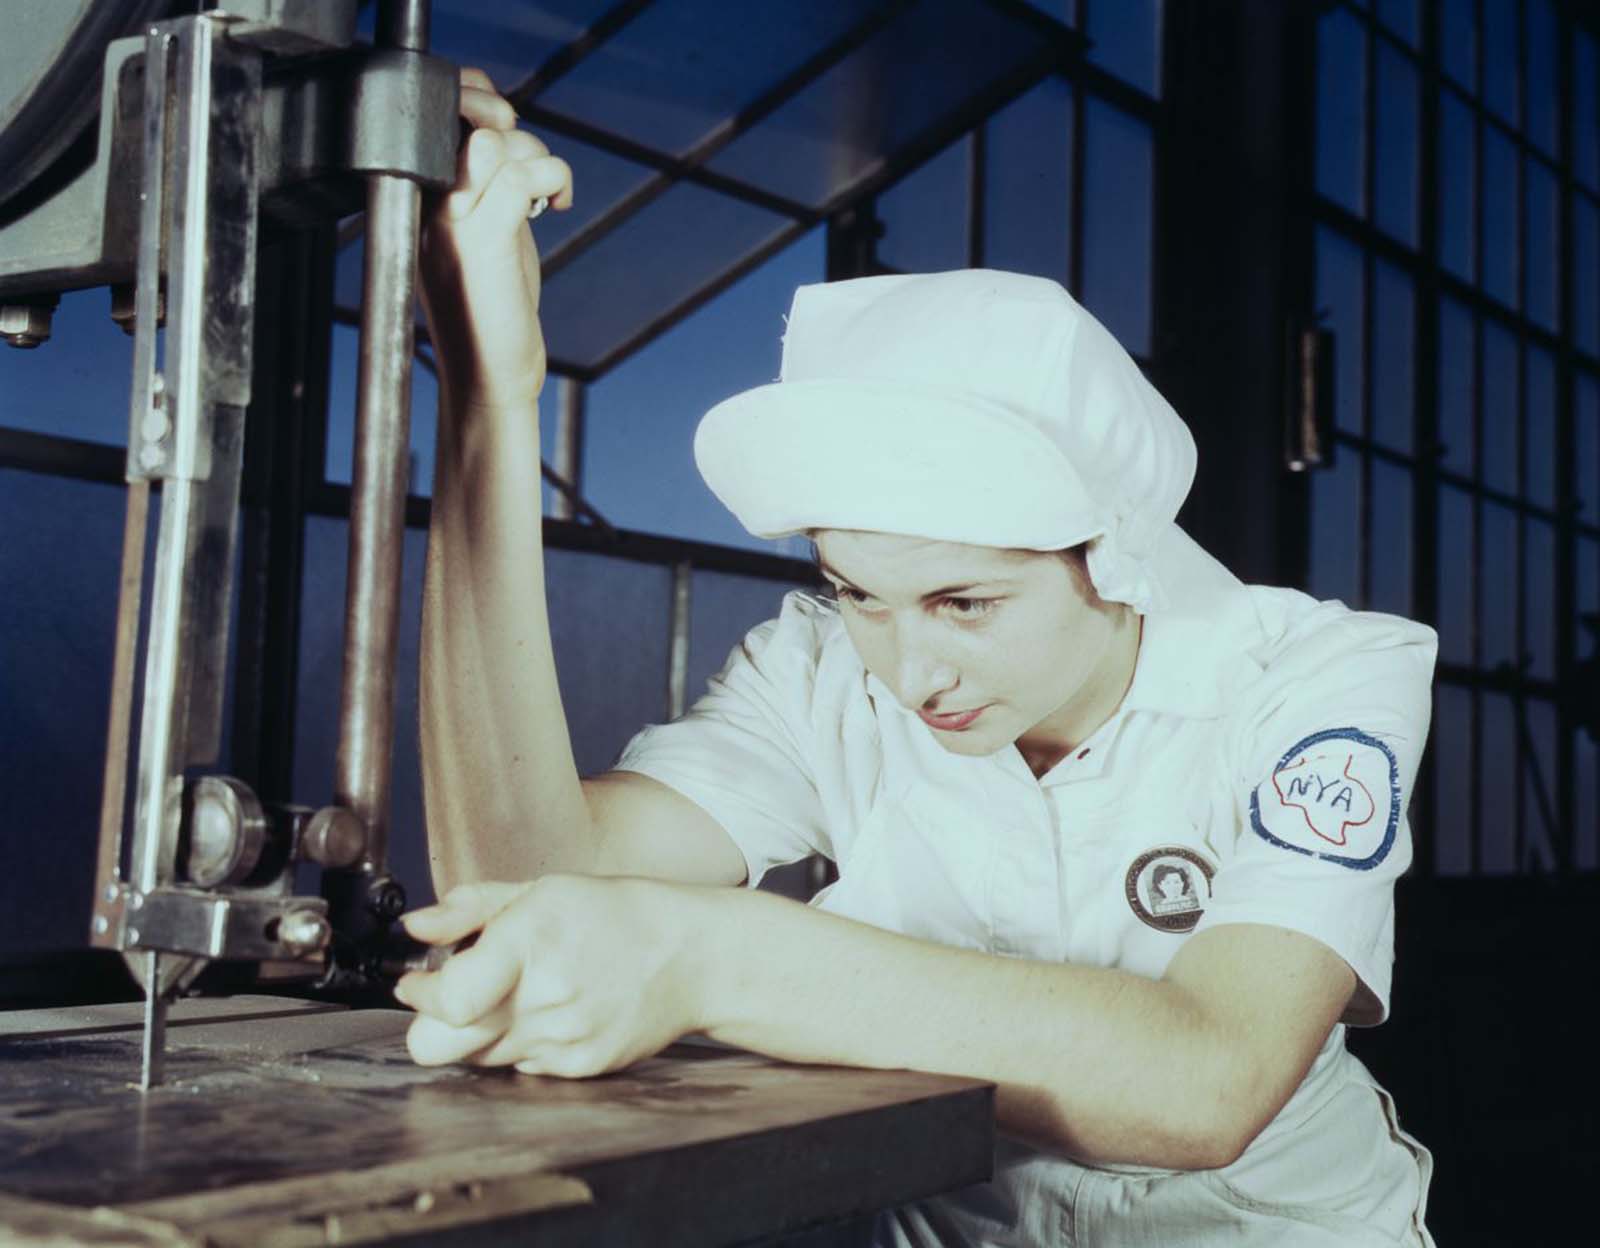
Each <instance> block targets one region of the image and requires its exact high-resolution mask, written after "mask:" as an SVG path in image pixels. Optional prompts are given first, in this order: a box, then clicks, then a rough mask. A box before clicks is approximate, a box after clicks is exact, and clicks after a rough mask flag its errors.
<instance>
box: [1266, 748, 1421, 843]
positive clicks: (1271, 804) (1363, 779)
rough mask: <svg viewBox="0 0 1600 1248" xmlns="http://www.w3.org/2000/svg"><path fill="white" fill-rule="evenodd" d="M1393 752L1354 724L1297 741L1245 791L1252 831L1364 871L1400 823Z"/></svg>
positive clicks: (1268, 839) (1397, 769) (1390, 841)
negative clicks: (1252, 788)
mask: <svg viewBox="0 0 1600 1248" xmlns="http://www.w3.org/2000/svg"><path fill="white" fill-rule="evenodd" d="M1401 805H1402V803H1401V800H1400V768H1399V766H1398V765H1397V764H1396V762H1395V758H1394V752H1393V751H1392V750H1391V749H1390V748H1389V747H1388V746H1387V745H1385V744H1384V743H1383V742H1382V741H1380V740H1378V738H1377V737H1374V736H1372V735H1370V734H1369V733H1365V732H1362V731H1361V730H1360V729H1358V728H1329V729H1327V730H1326V731H1323V732H1317V733H1313V734H1312V735H1311V736H1309V737H1307V738H1306V739H1305V740H1304V741H1301V742H1299V743H1298V744H1296V745H1295V746H1294V747H1293V748H1292V749H1290V750H1289V751H1288V752H1287V753H1286V754H1284V756H1283V757H1282V758H1280V759H1279V760H1278V765H1277V766H1276V767H1274V768H1273V771H1272V775H1271V776H1269V777H1268V778H1267V779H1266V780H1265V781H1263V782H1262V783H1261V784H1260V785H1258V786H1257V787H1256V791H1255V792H1254V793H1252V794H1251V795H1250V823H1251V826H1253V827H1254V828H1255V830H1256V834H1257V835H1258V836H1260V837H1261V838H1262V839H1263V840H1266V841H1268V842H1269V843H1271V844H1273V845H1276V846H1278V847H1279V848H1280V849H1288V850H1293V851H1294V852H1295V853H1299V854H1309V855H1310V856H1311V857H1313V858H1321V859H1323V860H1324V861H1326V862H1336V863H1338V864H1339V865H1340V866H1343V867H1349V868H1350V869H1351V870H1354V871H1370V870H1371V869H1372V868H1373V867H1375V866H1377V865H1378V864H1379V863H1380V862H1382V861H1383V860H1384V858H1385V857H1387V856H1388V853H1389V849H1390V847H1391V846H1393V844H1394V838H1395V831H1396V829H1397V828H1398V827H1399V824H1400V809H1401Z"/></svg>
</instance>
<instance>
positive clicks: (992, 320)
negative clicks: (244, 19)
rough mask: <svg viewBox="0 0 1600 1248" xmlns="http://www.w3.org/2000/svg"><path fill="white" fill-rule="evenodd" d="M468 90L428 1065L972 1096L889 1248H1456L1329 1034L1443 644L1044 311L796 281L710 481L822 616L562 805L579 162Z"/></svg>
mask: <svg viewBox="0 0 1600 1248" xmlns="http://www.w3.org/2000/svg"><path fill="white" fill-rule="evenodd" d="M463 82H464V98H465V103H464V112H465V113H466V114H467V116H468V117H469V119H470V120H471V121H472V122H473V123H474V124H475V125H476V126H477V127H478V128H477V130H476V132H475V133H474V134H473V136H472V137H471V139H470V140H469V142H468V143H467V145H466V147H465V149H464V154H463V159H462V172H461V178H460V182H459V185H458V187H457V189H456V190H455V191H454V192H453V193H452V194H451V195H450V196H448V197H447V198H446V199H445V201H444V203H443V204H442V205H441V207H440V210H439V212H438V213H437V215H436V216H435V218H434V220H433V221H432V224H431V227H430V235H429V240H428V245H427V248H426V252H425V255H424V277H425V285H426V289H427V298H428V303H429V315H430V318H431V323H432V325H433V330H434V336H435V342H436V343H437V344H438V345H439V349H440V358H441V366H442V376H443V381H444V393H445V402H444V405H443V406H444V409H445V410H444V411H443V412H442V413H441V423H440V434H439V457H438V464H439V469H438V478H437V481H436V485H435V496H434V510H433V528H432V532H431V536H430V545H429V554H428V580H427V589H426V599H425V606H424V672H423V687H422V731H423V758H424V769H425V777H424V778H425V784H426V793H427V806H428V812H427V813H428V823H429V828H430V836H431V851H432V853H433V861H434V866H435V876H436V883H437V884H438V886H439V890H440V893H441V895H443V896H444V897H445V900H444V902H443V903H442V904H441V905H439V906H436V907H431V908H429V909H427V910H424V911H419V912H417V913H416V914H414V915H412V916H410V918H409V920H408V924H409V927H410V929H411V931H412V932H413V934H415V935H417V936H419V937H421V938H422V939H425V940H429V941H435V942H441V943H443V942H449V941H455V940H458V939H460V938H462V937H464V936H466V935H468V934H471V933H474V932H478V933H480V935H479V938H478V940H477V942H476V944H475V945H474V946H473V948H472V949H471V950H470V951H468V952H466V953H463V954H460V955H458V956H457V957H455V958H454V959H452V960H451V961H450V962H449V963H448V964H447V965H446V967H445V969H444V970H443V971H442V972H439V973H436V974H431V975H413V976H409V977H407V979H405V980H404V981H402V983H401V985H400V991H399V995H400V996H401V997H402V999H403V1000H405V1001H407V1002H408V1003H410V1004H412V1005H413V1006H414V1007H415V1008H416V1009H417V1010H418V1012H419V1018H418V1020H417V1021H416V1023H415V1024H414V1026H413V1028H412V1032H411V1036H410V1043H411V1048H412V1052H413V1054H414V1056H415V1057H416V1058H417V1060H419V1061H422V1062H448V1061H456V1060H462V1059H467V1060H472V1061H475V1062H479V1063H483V1064H488V1065H507V1064H515V1065H516V1066H517V1067H518V1068H519V1069H522V1070H526V1071H531V1072H539V1073H548V1074H555V1075H563V1076H574V1077H576V1076H584V1075H590V1074H594V1073H598V1072H601V1071H605V1070H612V1069H616V1068H618V1067H620V1066H624V1065H626V1064H627V1063H629V1062H631V1061H634V1060H636V1059H638V1058H640V1057H643V1056H645V1055H647V1054H650V1053H652V1052H655V1051H656V1050H658V1049H659V1048H661V1047H662V1046H663V1045H665V1044H667V1043H669V1042H671V1041H672V1040H674V1039H676V1038H677V1037H679V1036H681V1035H683V1034H685V1033H687V1032H690V1031H703V1032H705V1033H707V1034H709V1035H711V1036H712V1037H714V1038H717V1039H721V1040H725V1041H727V1042H729V1043H732V1044H736V1045H740V1046H742V1047H746V1048H750V1049H754V1050H757V1051H760V1052H763V1053H768V1054H771V1055H774V1056H777V1057H781V1058H787V1059H792V1060H798V1061H809V1062H837V1063H844V1064H851V1065H860V1066H881V1067H910V1068H915V1069H922V1070H928V1071H937V1072H946V1073H952V1074H963V1075H970V1076H975V1077H980V1078H984V1079H988V1080H992V1081H994V1082H995V1083H996V1084H997V1086H998V1089H999V1091H998V1097H997V1112H998V1115H999V1123H1000V1127H1001V1130H1002V1133H1003V1136H1004V1138H1005V1140H1006V1143H1005V1144H1004V1146H1003V1148H1002V1151H1001V1155H1000V1156H998V1157H997V1159H996V1178H995V1180H994V1181H993V1182H992V1183H989V1184H986V1185H983V1186H982V1187H979V1188H975V1189H971V1190H969V1191H965V1192H961V1193H956V1194H954V1195H952V1196H948V1197H944V1198H941V1199H938V1200H935V1201H929V1202H926V1203H924V1204H922V1205H919V1206H916V1207H912V1208H907V1209H902V1210H897V1211H894V1212H893V1213H891V1214H888V1215H885V1216H884V1218H883V1219H882V1220H881V1225H880V1226H879V1228H878V1235H879V1238H880V1239H881V1240H882V1241H883V1242H886V1243H907V1244H909V1243H917V1244H924V1243H939V1244H1046V1243H1094V1244H1114V1245H1136V1244H1137V1245H1158V1244H1161V1245H1165V1244H1176V1243H1182V1244H1224V1243H1226V1244H1263V1245H1265V1244H1286V1243H1287V1244H1307V1245H1314V1244H1329V1245H1332V1244H1340V1245H1349V1244H1374V1245H1377V1244H1382V1245H1391V1244H1427V1243H1430V1242H1431V1241H1430V1240H1429V1238H1428V1236H1427V1232H1426V1231H1425V1229H1424V1228H1423V1224H1422V1214H1423V1205H1424V1202H1425V1196H1426V1188H1427V1181H1428V1168H1429V1161H1428V1158H1427V1154H1426V1152H1425V1151H1424V1150H1422V1149H1421V1148H1420V1147H1419V1146H1417V1145H1416V1144H1415V1143H1414V1142H1413V1141H1411V1140H1410V1139H1409V1138H1408V1137H1406V1136H1405V1135H1404V1134H1403V1133H1402V1132H1401V1131H1400V1130H1399V1127H1398V1125H1397V1124H1396V1122H1395V1119H1394V1114H1393V1109H1392V1106H1391V1105H1390V1103H1389V1101H1388V1098H1387V1096H1386V1095H1385V1094H1384V1093H1383V1092H1382V1091H1381V1090H1380V1089H1378V1088H1377V1087H1376V1086H1375V1085H1374V1084H1373V1082H1372V1080H1371V1078H1370V1077H1369V1076H1368V1075H1367V1073H1366V1071H1365V1070H1364V1069H1363V1068H1362V1067H1361V1066H1360V1064H1359V1063H1358V1062H1356V1061H1355V1059H1354V1058H1352V1057H1351V1056H1350V1055H1349V1054H1348V1053H1347V1052H1346V1050H1345V1047H1344V1038H1343V1037H1344V1033H1343V1026H1344V1024H1346V1023H1361V1024H1370V1023H1375V1022H1377V1021H1379V1020H1381V1018H1382V1017H1383V1016H1384V1014H1385V1013H1386V1010H1387V994H1388V985H1389V968H1390V960H1391V947H1392V913H1393V911H1392V892H1393V890H1392V884H1393V880H1394V879H1395V878H1396V877H1397V876H1398V875H1399V874H1400V873H1401V872H1403V870H1404V869H1405V867H1406V865H1407V863H1408V862H1409V860H1410V852H1411V851H1410V840H1409V834H1408V830H1407V827H1406V823H1405V818H1404V810H1405V802H1406V799H1407V794H1408V790H1409V786H1410V784H1411V782H1412V779H1413V777H1414V775H1415V771H1416V767H1417V762H1418V759H1419V756H1420V753H1421V750H1422V747H1423V743H1424V739H1425V737H1426V731H1427V718H1428V707H1429V697H1428V686H1429V680H1430V676H1431V670H1432V662H1433V653H1434V641H1433V635H1432V634H1431V633H1430V632H1429V631H1428V630H1427V629H1424V628H1421V627H1420V626H1417V625H1414V624H1411V623H1409V622H1406V621H1403V620H1398V619H1394V618H1391V617H1383V616H1371V615H1358V614H1354V613H1351V612H1349V611H1347V610H1346V609H1345V608H1344V607H1343V606H1341V605H1340V604H1337V603H1316V602H1314V601H1312V600H1310V599H1308V598H1306V597H1305V596H1303V595H1300V594H1296V593H1293V592H1290V591H1284V590H1269V589H1260V588H1251V587H1246V586H1243V585H1241V584H1240V583H1239V582H1238V581H1236V580H1235V579H1234V578H1233V577H1232V576H1231V575H1229V574H1228V573H1227V572H1226V571H1225V570H1224V569H1223V568H1222V567H1221V566H1220V565H1218V564H1217V563H1215V561H1213V560H1211V559H1210V558H1209V557H1208V556H1207V555H1205V554H1204V552H1202V551H1201V550H1200V549H1199V548H1198V547H1197V546H1195V545H1194V543H1193V542H1191V541H1190V540H1189V539H1188V538H1187V537H1186V536H1185V535H1184V534H1183V533H1182V531H1181V530H1180V529H1179V528H1178V527H1177V526H1176V525H1175V524H1174V523H1173V518H1174V516H1175V515H1176V513H1177V510H1178V506H1179V504H1180V502H1181V501H1182V499H1183V496H1184V494H1185V493H1186V492H1187V489H1188V486H1189V482H1190V479H1191V477H1192V473H1193V444H1192V441H1191V440H1190V438H1189V436H1188V433H1187V430H1186V429H1185V428H1184V426H1183V425H1182V423H1181V422H1180V421H1179V420H1178V419H1177V417H1176V416H1175V415H1174V414H1173V413H1172V412H1171V410H1170V408H1168V407H1167V405H1166V403H1165V402H1164V401H1163V400H1162V399H1161V398H1160V396H1159V395H1158V394H1157V393H1156V392H1155V391H1154V389H1153V388H1151V387H1150V386H1149V385H1148V384H1147V383H1146V382H1145V381H1144V379H1143V377H1142V376H1141V375H1140V373H1139V371H1138V369H1137V368H1136V367H1135V366H1134V365H1133V363H1132V361H1131V360H1129V359H1128V357H1127V355H1126V354H1125V353H1124V352H1123V351H1122V350H1121V349H1120V347H1118V346H1117V344H1116V343H1115V342H1114V341H1113V340H1112V338H1111V337H1110V336H1109V335H1108V334H1107V333H1106V332H1105V330H1104V329H1103V328H1102V327H1100V326H1099V325H1098V324H1097V323H1096V322H1095V321H1094V320H1093V319H1092V318H1091V317H1089V316H1088V315H1087V314H1086V313H1085V312H1084V311H1083V310H1082V309H1081V308H1079V307H1078V306H1077V305H1076V304H1074V303H1073V302H1072V300H1071V299H1070V298H1069V297H1068V296H1067V295H1066V293H1065V292H1064V291H1062V290H1061V289H1060V288H1059V287H1057V286H1055V285H1054V284H1053V283H1049V282H1044V281H1041V280H1038V279H1033V278H1024V277H1019V276H1017V275H1013V274H998V273H985V272H962V273H953V274H940V275H933V276H919V277H906V278H875V279H866V280H862V281H857V282H846V283H837V284H833V285H829V286H818V287H806V288H803V289H802V290H801V291H799V292H798V293H797V295H796V298H795V303H794V307H793V309H792V310H791V313H790V316H789V319H788V328H787V333H786V336H785V344H784V364H783V376H782V380H781V381H780V382H778V383H776V384H774V385H772V386H765V387H761V388H759V389H757V390H755V391H751V392H749V393H747V394H744V395H739V396H735V397H734V398H733V399H730V400H728V401H727V402H726V403H724V404H721V405H719V406H718V407H717V408H716V409H714V410H713V411H712V412H711V413H710V414H709V415H708V416H707V418H706V419H705V421H704V422H702V425H701V428H700V430H699V432H698V434H697V437H696V457H697V461H698V463H699V465H700V468H701V471H702V473H703V474H704V475H705V477H706V479H707V481H708V482H709V483H710V485H711V486H712V488H713V490H715V491H716V492H717V493H718V495H719V496H720V497H721V498H722V499H723V501H724V502H726V503H727V504H728V505H729V506H730V508H731V509H732V510H733V511H734V512H735V514H737V515H738V516H739V518H740V519H741V520H742V521H743V522H744V523H745V524H746V526H747V527H748V528H750V529H751V531H753V532H755V533H758V534H761V535H777V534H781V533H792V532H807V533H809V534H811V535H812V536H813V538H814V540H815V542H816V546H817V551H818V555H819V560H820V563H821V567H822V570H823V573H824V575H825V576H826V577H827V578H828V580H829V581H830V582H831V584H832V585H833V587H834V589H835V591H836V594H837V600H836V601H832V602H825V601H819V600H816V599H813V598H810V597H807V596H804V595H791V596H790V597H789V598H788V599H787V600H786V602H785V604H784V607H783V611H782V614H781V615H780V616H779V618H778V619H776V620H773V621H770V622H769V623H767V624H765V625H763V626H761V627H759V628H757V629H756V630H754V631H753V632H752V633H751V634H750V636H749V637H748V638H747V639H746V641H745V643H744V645H743V646H742V647H741V648H740V649H739V650H737V651H735V653H734V654H733V655H732V656H731V657H730V659H729V662H728V664H727V666H726V667H725V669H724V670H723V672H722V673H721V675H720V676H719V677H718V678H717V679H716V680H715V681H713V682H712V685H711V687H710V689H709V690H708V692H707V694H706V695H705V697H704V698H702V699H701V700H700V701H699V702H698V703H697V704H696V705H695V707H694V708H693V709H692V710H691V711H690V713H689V714H688V715H687V716H685V717H684V718H683V719H681V720H679V721H677V722H675V723H673V724H668V725H662V726H657V727H654V728H649V729H646V730H645V731H644V732H642V733H641V734H640V735H639V736H638V737H636V738H635V739H634V741H633V742H632V743H631V744H630V745H629V747H628V749H627V750H626V751H625V752H624V754H623V756H622V758H621V759H620V760H619V762H618V764H617V767H616V768H615V769H614V770H612V771H611V772H608V773H607V774H605V775H602V776H599V777H594V778H590V779H585V780H580V779H579V777H578V776H577V773H576V769H575V767H574V765H573V762H572V753H571V746H570V743H569V741H568V738H567V734H566V728H565V721H564V717H563V713H562V709H561V703H560V696H559V692H558V690H557V687H556V678H555V668H554V662H553V659H552V656H551V651H550V639H549V627H548V621H547V617H546V612H545V603H544V599H543V592H542V580H543V571H542V563H541V552H540V545H539V541H540V518H539V516H538V514H537V512H536V510H534V509H533V508H531V507H530V506H529V505H528V497H529V496H528V494H527V489H526V482H527V481H529V480H532V479H534V476H535V474H536V472H537V466H538V453H539V452H538V446H539V439H538V429H537V419H538V417H537V405H536V399H537V395H538V392H539V388H540V386H541V384H542V382H543V375H544V360H543V350H542V345H541V339H540V337H539V328H538V320H537V314H536V300H537V287H538V269H537V259H536V257H535V255H534V253H533V249H532V244H531V241H530V239H529V232H528V230H527V229H526V227H525V226H524V224H523V221H524V219H525V217H526V215H527V212H528V208H529V204H530V201H531V200H533V199H534V198H535V197H537V196H550V197H551V198H552V200H553V202H554V203H555V205H556V207H558V208H559V207H562V206H564V205H565V204H566V203H567V202H569V201H570V194H571V191H570V185H569V175H568V173H567V170H566V168H565V166H564V165H562V164H561V163H560V162H559V161H557V160H555V158H553V157H550V156H549V155H548V154H547V153H546V151H545V149H544V148H543V146H542V145H540V144H539V143H538V142H537V140H534V139H532V138H531V137H530V136H527V135H525V134H521V133H518V132H514V131H513V130H512V129H511V126H512V116H511V111H510V109H509V107H508V106H507V105H506V104H505V102H504V101H503V100H501V99H500V98H499V97H498V96H496V95H495V94H494V92H493V90H492V88H491V87H490V84H489V82H488V80H487V79H486V78H484V77H482V76H481V75H478V74H475V73H472V72H470V71H469V72H468V73H467V74H466V75H464V80H463ZM813 852H820V853H824V854H826V855H828V856H829V857H831V858H832V859H833V860H834V861H835V862H836V863H837V864H838V866H839V880H838V882H837V883H836V884H834V885H833V886H832V887H831V888H830V889H828V890H827V891H826V893H825V895H824V896H822V897H821V898H820V899H819V900H818V902H817V903H816V904H814V905H813V906H810V907H806V906H800V905H796V904H794V903H791V902H788V901H785V900H782V899H780V898H777V897H774V896H772V895H770V894H766V893H761V892H756V891H754V890H753V889H742V890H741V889H735V888H730V887H726V886H730V885H738V884H746V883H748V884H754V883H755V882H757V881H759V879H760V877H761V875H762V873H763V872H764V871H765V870H766V869H767V868H768V867H769V866H771V865H773V864H775V863H780V862H785V861H793V860H795V859H797V858H799V857H802V856H804V855H807V854H810V853H813ZM617 877H628V878H617ZM512 881H518V882H526V881H533V883H531V884H528V883H510V882H512ZM455 885H460V886H461V887H457V888H455V889H454V891H447V890H450V889H451V888H452V886H455ZM1175 885H1181V887H1175ZM1179 902H1183V903H1184V904H1179ZM819 967H826V968H828V973H827V974H826V975H819V974H818V973H817V968H819Z"/></svg>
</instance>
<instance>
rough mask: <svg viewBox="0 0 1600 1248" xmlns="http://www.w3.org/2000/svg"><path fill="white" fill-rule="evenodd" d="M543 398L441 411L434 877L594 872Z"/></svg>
mask: <svg viewBox="0 0 1600 1248" xmlns="http://www.w3.org/2000/svg"><path fill="white" fill-rule="evenodd" d="M539 500H540V476H539V429H538V413H537V409H536V408H535V407H534V406H533V405H532V404H529V405H527V406H526V407H523V408H519V409H510V410H485V409H468V408H467V407H466V405H462V406H461V407H460V408H459V409H456V408H454V407H453V405H447V407H446V410H444V411H441V413H440V422H439V439H438V454H437V466H436V471H435V484H434V497H433V513H432V521H431V524H430V528H429V534H428V558H427V571H426V579H425V584H424V590H423V608H422V672H421V708H420V710H421V737H422V774H423V792H424V805H425V809H426V814H427V825H428V847H429V857H430V861H431V863H432V870H433V877H434V884H435V887H436V888H437V889H438V891H439V892H440V893H441V894H442V893H443V892H445V891H446V890H448V889H449V888H450V887H453V886H454V885H456V884H459V883H464V882H468V881H472V880H479V879H501V880H525V879H531V878H534V877H535V876H538V875H542V874H545V873H547V872H550V871H584V870H587V869H588V867H589V864H590V861H591V858H592V854H593V845H592V837H591V835H590V821H589V815H588V809H587V806H586V804H585V802H584V799H583V793H582V789H581V786H580V783H579V779H578V774H577V770H576V767H575V765H574V763H573V757H572V745H571V741H570V738H569V736H568V732H567V724H566V717H565V714H564V712H563V710H562V706H561V695H560V691H559V689H558V687H557V683H556V669H555V658H554V655H553V653H552V650H551V644H550V623H549V614H548V611H547V609H546V603H545V586H544V553H543V543H542V531H541V525H542V515H541V508H540V501H539Z"/></svg>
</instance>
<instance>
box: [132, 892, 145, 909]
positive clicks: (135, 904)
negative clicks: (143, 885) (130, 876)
mask: <svg viewBox="0 0 1600 1248" xmlns="http://www.w3.org/2000/svg"><path fill="white" fill-rule="evenodd" d="M128 909H130V910H143V909H144V894H143V893H129V894H128Z"/></svg>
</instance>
